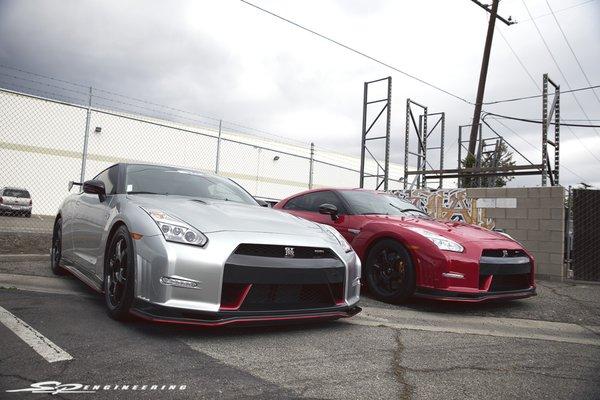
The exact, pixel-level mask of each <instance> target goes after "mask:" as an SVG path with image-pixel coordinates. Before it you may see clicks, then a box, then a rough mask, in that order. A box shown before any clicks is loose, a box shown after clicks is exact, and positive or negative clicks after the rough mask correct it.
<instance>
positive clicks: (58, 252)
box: [50, 218, 66, 275]
mask: <svg viewBox="0 0 600 400" xmlns="http://www.w3.org/2000/svg"><path fill="white" fill-rule="evenodd" d="M61 257H62V218H58V219H57V220H56V222H55V223H54V229H53V230H52V248H51V249H50V268H51V269H52V272H53V273H54V274H55V275H64V274H65V273H66V271H65V270H64V269H63V268H62V267H61V266H60V260H61Z"/></svg>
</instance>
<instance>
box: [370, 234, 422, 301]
mask: <svg viewBox="0 0 600 400" xmlns="http://www.w3.org/2000/svg"><path fill="white" fill-rule="evenodd" d="M365 275H366V278H367V285H368V287H369V291H370V292H371V294H373V296H375V297H376V298H377V299H378V300H381V301H385V302H388V303H400V302H403V301H405V300H406V299H407V298H409V297H410V296H412V294H413V293H414V291H415V282H416V281H415V270H414V267H413V263H412V259H411V258H410V254H409V253H408V251H407V250H406V248H404V246H403V245H402V244H400V243H399V242H397V241H395V240H392V239H385V240H382V241H381V242H379V243H377V244H375V246H373V248H372V249H371V251H370V252H369V256H368V257H367V262H366V268H365Z"/></svg>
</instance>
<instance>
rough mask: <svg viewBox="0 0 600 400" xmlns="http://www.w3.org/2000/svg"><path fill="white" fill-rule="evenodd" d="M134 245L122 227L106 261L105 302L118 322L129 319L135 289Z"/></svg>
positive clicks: (116, 235)
mask: <svg viewBox="0 0 600 400" xmlns="http://www.w3.org/2000/svg"><path fill="white" fill-rule="evenodd" d="M134 265H135V264H134V259H133V243H132V240H131V236H130V234H129V231H128V230H127V228H126V227H125V226H120V227H119V228H118V229H117V231H116V232H115V234H114V235H113V236H112V238H111V240H110V242H109V247H108V252H107V253H106V260H105V261H104V300H105V303H106V307H107V309H108V314H109V315H110V316H111V317H112V318H114V319H117V320H124V319H127V317H129V309H130V308H131V305H132V303H133V288H134V276H135V274H134Z"/></svg>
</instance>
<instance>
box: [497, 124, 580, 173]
mask: <svg viewBox="0 0 600 400" xmlns="http://www.w3.org/2000/svg"><path fill="white" fill-rule="evenodd" d="M492 119H493V120H494V121H496V122H498V123H499V124H500V125H502V126H503V127H505V128H506V129H508V130H509V131H511V132H512V133H514V134H515V135H517V137H519V139H521V140H522V141H524V142H525V143H527V144H528V145H529V146H530V147H531V148H533V149H535V150H538V147H537V146H536V145H534V144H533V143H531V142H530V141H529V140H527V139H525V138H524V137H523V136H521V135H520V134H519V133H518V132H517V131H515V130H514V129H512V128H511V127H510V126H508V125H506V124H505V123H504V122H502V121H501V120H499V119H497V118H494V117H492ZM561 167H562V168H564V169H566V170H567V171H569V172H570V173H571V174H573V175H575V176H576V177H578V178H579V179H581V180H582V181H585V179H584V178H583V177H582V176H581V175H579V174H578V173H576V172H575V171H573V170H572V169H571V168H569V167H567V166H566V165H565V163H564V162H563V163H561Z"/></svg>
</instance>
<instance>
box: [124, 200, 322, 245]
mask: <svg viewBox="0 0 600 400" xmlns="http://www.w3.org/2000/svg"><path fill="white" fill-rule="evenodd" d="M127 198H128V200H129V201H132V202H133V203H135V204H137V205H139V206H142V207H146V208H154V209H158V210H161V211H164V212H166V213H167V214H170V215H172V216H174V217H177V218H179V219H181V220H182V221H184V222H186V223H188V224H190V225H192V226H193V227H194V228H196V229H198V230H200V231H201V232H203V233H210V232H219V231H243V232H264V233H279V234H287V235H305V236H311V235H315V234H316V233H319V232H322V230H321V228H320V227H319V226H318V224H316V223H314V222H310V221H307V220H304V219H301V218H298V217H295V216H293V215H291V214H288V213H284V212H281V211H277V210H273V209H272V208H267V207H261V206H258V205H256V206H254V205H249V204H241V203H235V202H232V201H220V200H212V199H206V198H198V199H191V198H189V197H183V196H171V195H169V196H162V195H127Z"/></svg>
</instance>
